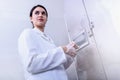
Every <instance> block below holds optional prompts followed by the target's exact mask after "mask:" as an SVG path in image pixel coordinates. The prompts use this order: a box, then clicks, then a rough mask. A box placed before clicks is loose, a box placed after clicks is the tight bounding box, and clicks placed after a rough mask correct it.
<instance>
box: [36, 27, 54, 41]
mask: <svg viewBox="0 0 120 80" xmlns="http://www.w3.org/2000/svg"><path fill="white" fill-rule="evenodd" d="M34 31H35V32H36V33H38V34H39V35H41V37H42V38H43V39H45V40H47V41H49V42H52V43H53V41H52V40H51V38H50V37H48V36H47V35H46V34H45V33H44V32H42V31H40V30H39V29H38V28H36V27H35V28H34Z"/></svg>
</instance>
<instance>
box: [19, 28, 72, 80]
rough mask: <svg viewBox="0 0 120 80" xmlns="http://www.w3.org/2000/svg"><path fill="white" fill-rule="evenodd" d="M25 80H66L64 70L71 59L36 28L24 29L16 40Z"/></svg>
mask: <svg viewBox="0 0 120 80" xmlns="http://www.w3.org/2000/svg"><path fill="white" fill-rule="evenodd" d="M18 49H19V54H20V56H21V60H22V63H23V66H24V71H25V80H68V79H67V74H66V72H65V69H66V68H68V67H69V66H70V64H71V63H72V61H73V59H72V57H70V56H69V55H66V54H65V53H64V51H63V49H62V48H61V47H56V46H55V44H54V42H53V40H52V39H51V38H50V37H49V36H48V35H46V34H44V33H43V32H41V31H40V30H39V29H37V28H33V29H25V30H24V31H23V32H22V33H21V35H20V37H19V39H18Z"/></svg>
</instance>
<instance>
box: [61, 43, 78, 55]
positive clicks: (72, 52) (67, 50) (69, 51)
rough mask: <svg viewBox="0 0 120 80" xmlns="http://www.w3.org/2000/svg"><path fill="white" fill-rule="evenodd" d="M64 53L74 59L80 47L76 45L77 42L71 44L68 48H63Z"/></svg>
mask: <svg viewBox="0 0 120 80" xmlns="http://www.w3.org/2000/svg"><path fill="white" fill-rule="evenodd" d="M62 48H63V50H64V52H65V53H66V54H68V55H70V56H72V57H75V56H76V49H78V46H77V45H76V44H75V42H70V43H69V44H68V45H66V46H62Z"/></svg>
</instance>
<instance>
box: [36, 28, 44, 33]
mask: <svg viewBox="0 0 120 80" xmlns="http://www.w3.org/2000/svg"><path fill="white" fill-rule="evenodd" d="M36 28H37V29H39V30H40V31H42V32H44V27H36Z"/></svg>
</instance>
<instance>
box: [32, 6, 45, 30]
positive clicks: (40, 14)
mask: <svg viewBox="0 0 120 80" xmlns="http://www.w3.org/2000/svg"><path fill="white" fill-rule="evenodd" d="M30 19H31V22H32V23H33V26H34V27H38V28H44V27H45V24H46V22H47V16H46V12H45V10H44V9H43V8H41V7H37V8H35V9H34V10H33V12H32V17H30Z"/></svg>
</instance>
